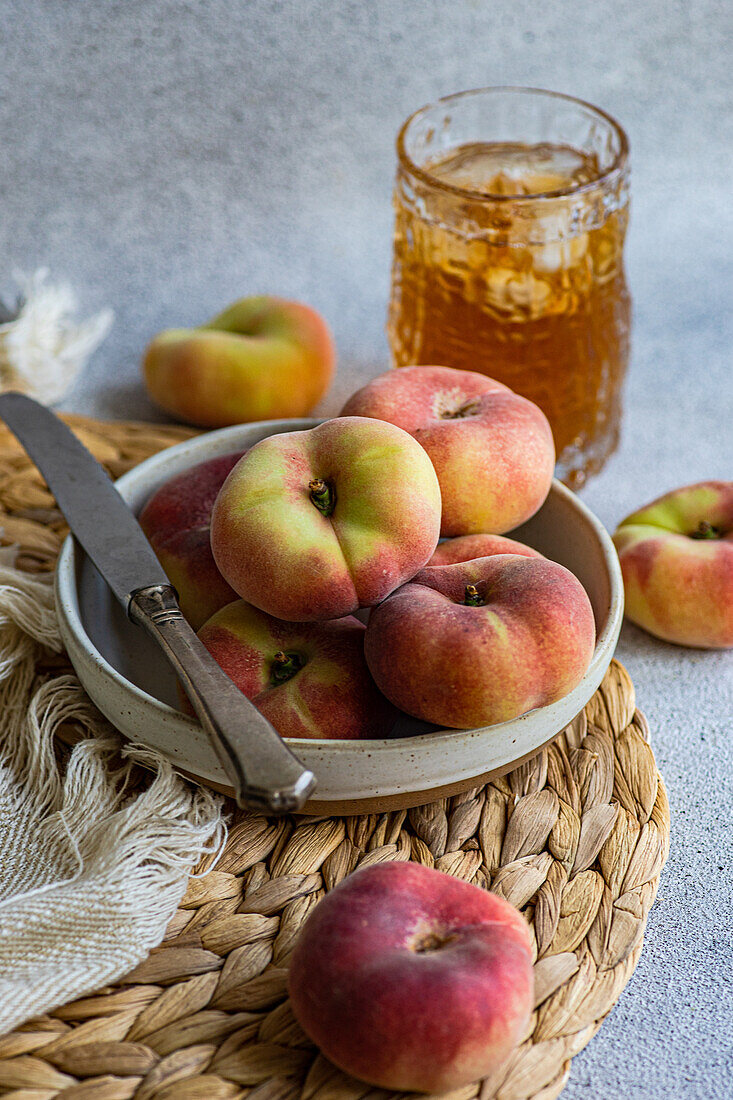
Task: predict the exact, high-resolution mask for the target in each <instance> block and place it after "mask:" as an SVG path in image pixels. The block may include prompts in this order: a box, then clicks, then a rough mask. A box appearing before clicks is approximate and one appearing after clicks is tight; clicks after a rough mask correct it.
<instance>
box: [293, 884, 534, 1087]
mask: <svg viewBox="0 0 733 1100" xmlns="http://www.w3.org/2000/svg"><path fill="white" fill-rule="evenodd" d="M289 985H290V1003H291V1006H292V1009H293V1013H294V1015H295V1017H296V1019H297V1020H298V1022H299V1023H300V1025H301V1027H302V1028H303V1030H304V1031H305V1032H306V1034H307V1035H308V1036H310V1038H311V1039H312V1040H313V1041H314V1042H315V1043H317V1045H318V1046H319V1047H320V1048H321V1050H322V1051H323V1053H324V1054H325V1055H326V1057H327V1058H329V1059H330V1060H331V1061H332V1062H333V1063H334V1064H335V1065H336V1066H338V1067H339V1068H341V1069H342V1070H344V1071H346V1072H347V1073H351V1074H353V1075H354V1076H355V1077H360V1078H362V1079H363V1080H364V1081H367V1082H369V1083H370V1084H372V1085H378V1086H380V1087H381V1088H384V1089H389V1090H390V1091H399V1092H402V1091H405V1092H413V1091H420V1092H430V1093H443V1092H447V1091H448V1090H453V1089H457V1088H460V1087H461V1086H462V1085H467V1084H469V1083H470V1082H472V1081H476V1080H478V1079H479V1078H481V1077H485V1076H487V1075H488V1074H490V1073H492V1072H493V1071H494V1070H496V1069H498V1068H499V1066H500V1065H501V1064H502V1063H503V1062H504V1061H505V1060H506V1059H507V1058H508V1057H509V1055H510V1054H511V1053H512V1051H513V1049H514V1048H515V1046H516V1045H517V1043H518V1042H519V1041H520V1039H521V1038H522V1036H523V1034H524V1032H525V1031H526V1028H527V1025H528V1022H529V1018H530V1014H531V1012H532V1002H533V991H534V975H533V970H532V945H531V941H530V936H529V932H528V928H527V924H526V922H525V921H524V919H523V917H522V916H521V915H520V914H519V913H518V912H517V910H516V909H514V908H513V907H512V906H511V905H509V904H508V902H506V901H504V900H503V899H502V898H499V897H497V896H496V895H495V894H490V893H489V892H488V891H486V890H481V889H479V888H478V887H477V886H473V885H471V883H468V882H464V881H462V880H460V879H457V878H452V877H451V876H450V875H446V874H444V873H442V872H440V871H435V870H433V869H432V868H428V867H423V866H421V865H420V864H417V863H382V864H379V865H377V866H373V867H367V868H364V869H363V870H361V871H357V872H356V873H355V874H353V875H349V877H348V878H346V879H344V880H343V881H342V882H341V883H340V884H339V885H338V886H337V887H336V888H335V889H334V890H332V891H330V893H328V894H326V896H325V897H324V898H323V899H322V900H321V901H320V902H319V903H318V905H317V906H316V907H315V909H314V910H313V912H312V913H311V914H310V916H309V917H308V919H307V920H306V922H305V924H304V925H303V928H302V930H301V932H300V936H299V938H298V941H297V943H296V945H295V950H294V952H293V955H292V959H291V963H290V978H289Z"/></svg>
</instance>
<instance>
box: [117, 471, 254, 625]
mask: <svg viewBox="0 0 733 1100" xmlns="http://www.w3.org/2000/svg"><path fill="white" fill-rule="evenodd" d="M241 457H242V452H241V451H238V452H237V453H236V454H230V455H223V456H221V457H220V458H212V459H210V460H209V461H208V462H201V463H199V464H198V465H197V466H193V467H192V468H191V469H190V470H185V471H184V472H183V473H181V474H177V475H176V476H175V477H172V478H171V479H170V480H169V481H166V483H165V484H164V485H161V487H160V489H158V490H157V491H156V492H155V493H153V495H152V496H151V497H150V499H149V500H148V501H147V503H146V504H145V506H144V508H143V510H142V511H141V513H140V515H139V517H138V519H139V522H140V526H141V527H142V529H143V531H144V532H145V534H146V535H147V537H148V539H149V540H150V542H151V544H152V547H153V549H154V550H155V553H156V554H157V556H158V559H159V561H160V564H161V565H162V566H163V568H164V570H165V571H166V573H167V574H168V577H169V578H170V582H171V584H172V585H173V587H174V588H175V590H176V592H177V593H178V600H179V603H180V605H181V610H182V612H183V614H184V616H185V617H186V619H187V620H188V622H189V623H190V624H191V626H192V627H193V629H194V630H198V628H199V627H200V626H202V625H203V623H205V622H206V620H207V619H208V618H209V617H210V616H211V615H213V614H214V612H215V611H218V610H219V608H220V607H224V605H225V604H227V603H230V602H231V600H235V599H236V598H237V594H236V592H234V590H233V589H232V588H230V586H229V585H228V584H227V582H226V581H225V580H224V578H223V577H222V575H221V573H220V572H219V570H218V569H217V567H216V563H215V561H214V556H213V554H212V553H211V540H210V537H209V527H210V524H211V510H212V508H213V507H214V501H215V500H216V497H217V494H218V492H219V490H220V489H221V487H222V485H223V484H224V482H225V481H226V478H227V476H228V474H229V473H230V472H231V470H232V469H233V468H234V467H235V466H236V464H237V462H238V461H239V459H240V458H241Z"/></svg>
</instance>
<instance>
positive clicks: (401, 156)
mask: <svg viewBox="0 0 733 1100" xmlns="http://www.w3.org/2000/svg"><path fill="white" fill-rule="evenodd" d="M486 92H512V93H519V94H522V95H540V96H547V97H548V98H549V99H563V100H565V101H566V102H568V103H574V104H576V105H577V106H580V107H586V108H587V109H588V110H590V111H592V112H593V114H595V115H597V116H598V117H600V118H602V119H604V120H605V121H606V122H608V123H609V124H610V126H611V128H612V129H613V130H614V131H615V133H616V134H617V136H618V138H619V149H618V152H617V153H616V156H615V157H614V159H613V163H612V164H611V165H610V167H609V168H606V169H605V170H604V171H603V172H599V173H598V175H596V176H595V177H594V178H593V179H592V180H586V181H585V182H584V183H576V184H571V185H570V186H568V187H562V188H558V189H556V190H554V191H535V192H533V193H532V194H530V195H527V194H522V195H498V194H493V193H487V192H486V191H473V190H472V189H471V188H469V187H459V186H458V185H457V184H455V183H446V181H445V180H441V179H439V178H438V177H437V176H434V175H433V174H432V173H431V172H430V171H428V170H426V169H425V168H421V167H420V165H419V164H416V163H415V161H414V160H413V159H412V157H411V156H410V155H409V153H408V152H407V149H406V147H405V140H406V137H407V131H408V129H409V128H410V126H411V125H412V123H413V122H414V121H415V120H416V119H417V118H419V117H420V115H423V114H425V113H426V112H427V111H430V110H432V109H433V108H435V107H438V106H440V105H441V104H448V103H452V102H453V101H454V100H457V99H463V98H465V97H467V96H473V95H481V94H483V93H486ZM395 145H396V148H397V159H398V161H399V163H400V165H401V166H402V167H403V168H404V169H406V170H407V171H408V172H409V173H410V174H411V175H413V176H416V177H417V178H418V179H420V180H422V182H423V183H426V184H428V185H429V186H430V187H433V188H435V189H437V190H439V191H445V192H448V193H449V194H453V195H460V196H462V197H463V198H470V199H471V200H473V201H476V202H484V203H505V202H511V203H522V202H523V203H527V202H537V201H542V200H544V199H562V198H567V197H568V196H570V195H581V194H583V193H584V192H587V191H592V190H594V189H595V188H597V187H598V186H600V185H602V184H604V183H606V182H608V181H609V180H611V179H613V178H614V177H616V176H619V175H620V174H621V172H622V171H623V169H624V168H625V167H626V165H627V162H628V157H629V139H628V136H627V134H626V131H625V130H624V128H623V126H622V125H621V123H620V122H618V120H617V119H615V118H614V117H613V115H610V114H609V113H608V112H607V111H604V110H603V109H602V108H601V107H596V106H595V104H593V103H589V102H588V100H586V99H579V98H578V97H577V96H573V95H567V94H566V93H565V92H553V91H551V90H550V89H548V88H530V87H525V86H523V85H521V84H495V85H487V86H486V87H482V88H467V89H465V90H464V91H462V92H452V93H451V94H450V95H445V96H441V97H440V98H439V99H436V100H434V101H433V102H432V103H425V104H423V106H422V107H418V108H417V110H416V111H413V112H412V114H411V115H409V116H408V117H407V118H406V119H405V121H404V122H403V124H402V126H401V127H400V129H399V131H398V133H397V138H396V141H395Z"/></svg>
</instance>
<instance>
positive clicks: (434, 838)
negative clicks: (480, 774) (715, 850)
mask: <svg viewBox="0 0 733 1100" xmlns="http://www.w3.org/2000/svg"><path fill="white" fill-rule="evenodd" d="M66 419H67V422H69V423H70V424H71V426H72V427H73V428H74V430H75V431H76V432H77V433H78V434H79V436H80V437H81V438H82V440H83V442H84V443H85V444H86V445H87V446H88V447H89V448H90V450H92V452H93V453H94V454H95V455H96V456H97V458H98V459H99V460H100V461H102V462H103V463H104V464H105V466H106V467H107V468H108V470H109V471H110V472H111V473H112V474H113V475H115V476H118V475H120V474H121V473H123V472H124V471H125V470H127V469H129V468H130V467H131V466H133V465H135V463H137V462H139V461H141V460H142V459H143V458H146V457H148V456H149V455H150V454H153V453H155V452H156V451H158V450H160V449H161V448H163V447H166V446H170V445H172V444H174V443H177V442H180V441H181V440H182V439H185V438H188V437H189V436H190V435H191V434H193V433H191V432H190V431H188V430H187V429H179V428H168V427H158V426H152V425H142V424H127V423H114V424H110V423H100V422H97V421H92V420H88V419H85V418H81V417H67V418H66ZM0 526H2V530H3V541H4V542H5V543H15V544H17V545H19V546H20V548H21V549H20V553H19V557H18V562H19V564H20V565H22V566H23V567H24V568H26V569H29V570H33V571H46V570H49V569H52V568H53V564H54V562H55V559H56V554H57V553H58V550H59V547H60V545H61V541H62V539H63V536H64V534H65V531H66V527H65V524H64V521H63V518H62V516H61V515H60V513H59V512H58V510H57V508H56V506H55V502H54V500H53V498H52V497H51V495H50V494H49V492H48V490H47V489H46V487H45V485H44V483H43V481H42V480H41V478H40V476H39V475H38V473H37V472H36V471H35V469H34V467H32V466H31V464H30V462H29V461H28V459H27V458H26V457H25V454H24V452H22V450H21V449H20V447H19V446H18V445H17V444H16V443H15V440H14V439H13V437H12V436H10V434H9V433H7V431H6V430H5V429H2V428H0ZM54 664H56V666H57V665H58V661H57V660H55V661H54ZM668 846H669V805H668V802H667V797H666V793H665V790H664V786H663V784H662V781H661V779H660V777H659V775H658V772H657V768H656V764H655V761H654V755H653V753H652V750H651V748H650V746H649V743H648V729H647V725H646V721H645V719H644V717H643V715H642V714H641V713H640V712H639V711H637V710H636V709H635V701H634V688H633V684H632V683H631V680H630V678H629V676H628V674H627V673H626V671H625V669H624V668H623V666H621V665H620V664H618V663H617V662H614V663H613V664H612V665H611V667H610V669H609V670H608V673H607V674H606V677H605V679H604V681H603V683H602V685H601V687H600V689H599V691H598V692H597V693H596V694H595V696H594V697H593V699H592V700H591V702H590V703H589V704H588V706H587V707H586V708H585V711H584V713H583V714H581V715H579V716H578V718H576V719H575V721H574V722H573V723H571V725H570V726H568V727H567V729H566V730H565V731H564V732H563V734H562V735H561V736H560V737H559V738H558V739H557V741H555V742H554V743H553V744H552V745H551V746H550V747H549V748H546V749H544V750H543V751H542V752H541V753H540V754H539V755H538V756H537V757H535V758H534V759H533V760H531V761H529V762H528V763H525V764H523V765H521V766H520V767H519V768H517V769H516V770H515V771H513V772H511V773H510V774H509V775H507V776H505V777H504V778H502V779H498V780H495V781H494V782H492V783H489V784H488V785H486V786H484V787H481V788H477V789H474V790H471V791H467V792H464V793H463V794H461V795H457V796H455V797H453V798H450V799H442V800H440V801H438V802H434V803H431V804H430V805H427V806H422V807H419V808H417V809H413V810H409V811H405V810H402V811H393V812H391V813H385V814H381V815H377V814H369V815H361V816H356V817H347V818H318V819H314V818H302V817H301V818H298V817H289V818H285V819H282V820H275V819H267V818H264V817H261V816H259V815H256V814H244V813H240V812H238V813H236V814H235V815H234V817H233V823H232V827H231V831H230V835H229V839H228V842H227V845H226V849H225V851H224V854H223V856H222V858H221V859H220V860H219V862H218V864H217V866H216V869H215V870H213V871H212V872H211V873H210V874H208V875H207V876H206V877H204V878H195V879H192V880H191V881H190V885H189V889H188V892H187V894H186V897H185V898H184V900H183V903H182V905H181V908H180V909H179V910H178V912H177V913H176V915H175V917H174V918H173V921H172V922H171V925H170V927H169V929H168V933H167V937H166V940H165V942H164V943H163V944H162V945H161V946H160V947H159V948H157V949H156V950H154V951H153V952H151V954H150V956H149V957H148V959H146V960H145V962H143V963H142V964H141V965H140V966H138V967H137V968H136V969H135V970H134V971H133V972H132V973H131V974H129V975H127V977H126V978H124V979H123V980H122V981H119V982H117V983H115V985H113V986H110V987H108V988H105V989H101V990H99V991H98V992H97V993H96V994H95V995H93V996H90V997H85V998H83V999H82V1000H79V1001H76V1002H74V1003H72V1004H69V1005H66V1006H64V1007H63V1008H59V1009H58V1010H57V1011H55V1012H53V1013H51V1014H50V1015H48V1016H44V1017H42V1018H39V1019H36V1020H32V1021H30V1022H29V1023H27V1024H25V1025H24V1026H23V1027H21V1028H19V1029H18V1030H16V1031H14V1032H12V1033H10V1034H8V1035H6V1036H4V1037H2V1038H0V1096H2V1097H5V1098H7V1100H11V1098H12V1100H56V1098H60V1097H63V1100H128V1098H135V1100H234V1098H238V1097H244V1096H248V1097H250V1098H251V1100H296V1098H303V1100H360V1098H362V1097H367V1096H368V1097H369V1098H370V1100H382V1098H384V1100H386V1098H387V1097H389V1096H390V1094H389V1093H387V1092H384V1091H382V1090H376V1089H372V1088H370V1086H368V1085H365V1084H363V1083H362V1082H359V1081H355V1080H354V1079H352V1078H349V1077H346V1076H345V1075H344V1074H342V1073H341V1072H340V1071H338V1070H336V1069H335V1068H334V1067H333V1066H332V1065H331V1064H330V1063H328V1062H327V1061H326V1060H325V1059H324V1058H323V1057H322V1056H321V1055H319V1054H318V1052H317V1051H316V1050H315V1049H314V1047H313V1046H312V1044H311V1043H310V1042H309V1041H308V1039H307V1038H306V1037H305V1036H304V1034H303V1033H302V1032H301V1030H300V1028H299V1027H298V1025H297V1023H296V1022H295V1020H294V1019H293V1016H292V1013H291V1011H290V1008H289V1004H288V1001H287V994H286V981H287V965H288V958H289V956H290V952H291V951H292V948H293V945H294V942H295V940H296V938H297V935H298V930H299V927H300V925H301V923H302V921H303V920H304V919H305V917H306V916H307V915H308V913H309V912H310V911H311V909H312V908H313V906H314V905H315V904H316V903H317V902H318V900H319V899H320V898H321V897H322V896H323V894H324V893H325V892H326V891H327V890H330V889H332V888H333V887H334V886H335V885H336V884H337V883H338V882H340V881H341V880H342V879H343V878H344V876H345V875H347V874H349V873H350V872H351V871H353V870H354V869H355V868H357V867H365V866H368V865H370V864H374V863H379V862H382V861H384V860H414V861H416V862H418V863H423V864H425V865H427V866H430V867H437V868H438V869H439V870H441V871H446V872H448V873H449V874H451V875H456V876H457V877H459V878H463V879H466V880H467V881H469V882H473V883H476V884H477V885H479V886H482V887H485V888H487V889H491V890H494V891H495V892H496V893H497V894H501V895H502V896H503V897H505V898H506V899H507V900H508V901H510V902H511V903H512V904H513V905H516V906H517V907H518V908H520V909H521V910H522V912H523V913H524V914H525V916H526V918H527V920H528V922H529V924H530V928H531V929H532V934H533V938H534V941H535V944H536V952H537V961H536V964H535V984H536V1008H535V1012H534V1014H533V1016H532V1019H531V1022H530V1025H529V1028H528V1031H527V1035H526V1036H525V1038H524V1041H523V1042H522V1044H521V1046H520V1047H519V1048H518V1049H517V1050H516V1052H515V1054H514V1055H513V1057H512V1058H511V1059H510V1061H509V1062H508V1063H507V1064H506V1065H505V1066H504V1067H503V1068H502V1070H501V1071H500V1072H499V1073H498V1074H497V1075H496V1078H495V1079H491V1080H486V1081H484V1082H482V1083H479V1084H477V1085H472V1086H469V1087H467V1088H464V1089H461V1090H459V1091H457V1092H455V1093H452V1094H451V1096H452V1097H455V1098H456V1100H458V1098H461V1100H463V1098H465V1100H469V1098H471V1097H480V1098H481V1100H491V1098H492V1097H495V1098H496V1100H529V1098H532V1100H552V1098H553V1097H556V1096H558V1095H559V1093H560V1092H561V1091H562V1088H563V1086H564V1084H565V1082H566V1081H567V1078H568V1074H569V1072H570V1062H571V1059H572V1057H573V1055H574V1054H576V1053H577V1052H578V1051H579V1050H581V1049H582V1048H583V1047H584V1046H585V1045H586V1044H587V1043H588V1042H589V1040H590V1039H591V1038H592V1037H593V1035H594V1034H595V1033H596V1031H597V1030H598V1028H599V1027H600V1025H601V1023H602V1022H603V1020H604V1018H605V1017H606V1015H607V1014H608V1012H610V1010H611V1008H612V1007H613V1005H614V1004H615V1003H616V1001H617V1000H618V998H619V995H620V993H621V991H622V990H623V988H624V986H625V985H626V983H627V981H628V980H629V978H630V976H631V974H632V973H633V970H634V967H635V965H636V962H637V960H638V958H639V954H640V952H641V947H642V940H643V935H644V928H645V925H646V919H647V915H648V913H649V909H650V907H651V905H652V902H653V901H654V898H655V895H656V891H657V886H658V882H659V875H660V872H661V870H662V867H663V865H664V862H665V859H666V857H667V852H668ZM200 869H201V870H204V869H205V868H203V867H202V868H200Z"/></svg>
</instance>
